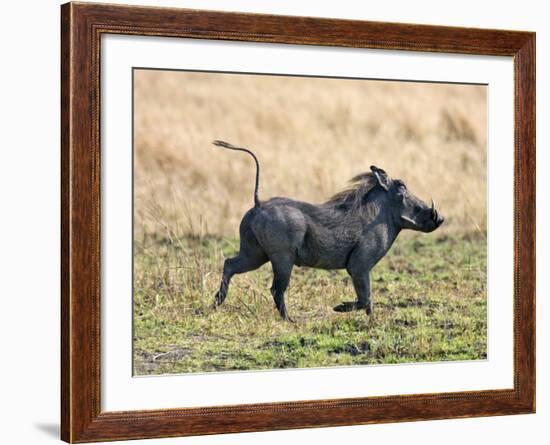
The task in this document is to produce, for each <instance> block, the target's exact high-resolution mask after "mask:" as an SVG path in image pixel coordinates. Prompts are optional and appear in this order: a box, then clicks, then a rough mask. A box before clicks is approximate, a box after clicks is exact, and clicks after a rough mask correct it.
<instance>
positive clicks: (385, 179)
mask: <svg viewBox="0 0 550 445" xmlns="http://www.w3.org/2000/svg"><path fill="white" fill-rule="evenodd" d="M370 170H371V171H372V172H373V173H374V176H375V177H376V180H377V181H378V184H380V187H382V188H383V189H384V190H386V191H388V190H389V188H390V183H391V179H390V177H389V176H388V174H387V173H386V172H385V171H384V170H382V169H381V168H378V167H377V166H376V165H371V166H370Z"/></svg>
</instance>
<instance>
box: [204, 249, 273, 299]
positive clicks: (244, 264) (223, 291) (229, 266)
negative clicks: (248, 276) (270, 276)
mask: <svg viewBox="0 0 550 445" xmlns="http://www.w3.org/2000/svg"><path fill="white" fill-rule="evenodd" d="M266 262H267V256H266V255H265V254H264V253H263V252H255V254H254V255H250V254H248V255H247V254H244V253H243V252H240V253H239V254H238V255H237V256H236V257H233V258H228V259H226V260H225V262H224V263H223V276H222V281H221V283H220V290H218V292H216V296H215V298H214V299H215V304H216V306H219V305H221V304H222V303H223V302H224V301H225V298H226V297H227V291H228V290H229V282H230V281H231V278H232V277H233V275H235V274H238V273H245V272H250V271H251V270H255V269H257V268H258V267H260V266H261V265H262V264H265V263H266Z"/></svg>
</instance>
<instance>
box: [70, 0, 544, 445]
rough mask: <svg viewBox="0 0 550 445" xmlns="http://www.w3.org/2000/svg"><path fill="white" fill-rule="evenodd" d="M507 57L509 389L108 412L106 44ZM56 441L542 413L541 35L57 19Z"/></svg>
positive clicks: (239, 16)
mask: <svg viewBox="0 0 550 445" xmlns="http://www.w3.org/2000/svg"><path fill="white" fill-rule="evenodd" d="M106 33H107V34H128V35H145V36H168V37H179V38H193V39H221V40H236V41H247V42H276V43H286V44H301V45H322V46H338V47H354V48H378V49H391V50H409V51H428V52H446V53H460V54H476V55H497V56H512V57H513V58H514V72H515V80H514V82H515V86H514V89H515V93H514V94H515V124H514V135H515V173H514V174H515V176H514V184H515V190H514V207H515V208H514V387H513V389H510V390H485V391H473V392H472V391H470V392H455V393H437V394H417V395H401V396H383V397H367V398H349V399H330V400H314V401H307V400H305V401H299V402H285V403H262V404H248V405H236V406H212V407H209V408H182V409H163V410H150V411H128V412H102V411H101V408H100V407H101V405H100V357H101V348H100V337H101V331H100V305H101V295H100V231H101V227H100V199H101V196H100V182H101V177H100V162H101V159H100V138H99V132H100V121H99V115H100V112H101V108H100V56H101V45H100V38H101V36H102V34H106ZM61 35H62V42H61V151H62V157H61V171H62V177H61V202H62V209H61V221H62V224H61V233H62V243H61V261H62V262H61V271H62V272H61V314H62V317H61V333H62V339H61V370H62V371H61V438H62V439H63V440H65V441H67V442H71V443H73V442H93V441H105V440H122V439H138V438H153V437H174V436H185V435H200V434H218V433H231V432H244V431H265V430H281V429H290V428H308V427H323V426H339V425H354V424H368V423H380V422H402V421H412V420H427V419H442V418H459V417H474V416H494V415H508V414H520V413H533V412H534V411H535V34H534V33H530V32H518V31H502V30H486V29H467V28H454V27H439V26H426V25H410V24H395V23H380V22H363V21H351V20H334V19H324V18H323V19H321V18H306V17H289V16H288V17H287V16H273V15H256V14H244V13H225V12H213V11H197V10H186V9H172V8H148V7H134V6H117V5H107V4H92V3H67V4H64V5H62V7H61Z"/></svg>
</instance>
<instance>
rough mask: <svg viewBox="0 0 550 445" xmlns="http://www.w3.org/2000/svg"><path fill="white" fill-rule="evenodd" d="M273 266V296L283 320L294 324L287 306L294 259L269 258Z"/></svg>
mask: <svg viewBox="0 0 550 445" xmlns="http://www.w3.org/2000/svg"><path fill="white" fill-rule="evenodd" d="M269 259H270V260H271V265H272V266H273V285H272V286H271V295H273V299H274V300H275V306H276V307H277V310H278V311H279V314H280V316H281V318H282V319H283V320H285V321H290V322H293V321H294V320H292V319H291V318H290V317H289V316H288V311H287V309H286V304H285V291H286V289H287V288H288V284H289V282H290V275H291V273H292V267H293V266H294V259H293V258H290V257H289V256H287V255H274V256H272V257H270V258H269Z"/></svg>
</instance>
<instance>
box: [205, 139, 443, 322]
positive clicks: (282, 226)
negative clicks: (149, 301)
mask: <svg viewBox="0 0 550 445" xmlns="http://www.w3.org/2000/svg"><path fill="white" fill-rule="evenodd" d="M213 143H214V145H216V146H218V147H224V148H229V149H231V150H239V151H244V152H246V153H248V154H250V155H251V156H252V157H253V158H254V161H255V162H256V186H255V189H254V207H252V208H251V209H250V210H248V211H247V212H246V214H245V215H244V217H243V219H242V220H241V224H240V228H239V233H240V250H239V254H238V255H237V256H235V257H233V258H228V259H226V260H225V262H224V265H223V276H222V280H221V284H220V289H219V291H218V292H217V293H216V297H215V304H216V305H221V304H222V303H223V302H224V300H225V298H226V297H227V291H228V289H229V282H230V281H231V277H233V275H235V274H239V273H244V272H249V271H251V270H255V269H257V268H259V267H260V266H261V265H263V264H265V263H266V262H267V261H271V266H272V268H273V285H272V286H271V294H272V295H273V298H274V300H275V306H276V307H277V309H278V310H279V314H280V315H281V317H282V318H283V319H284V320H289V321H292V320H291V319H290V317H289V316H288V312H287V309H286V305H285V298H284V294H285V291H286V289H287V287H288V284H289V281H290V275H291V273H292V268H293V267H294V265H296V266H308V267H315V268H318V269H346V270H347V272H348V273H349V275H350V276H351V279H352V281H353V286H354V288H355V292H356V294H357V300H356V301H345V302H343V303H341V304H339V305H338V306H336V307H334V310H335V311H337V312H348V311H353V310H359V309H365V310H366V312H367V315H370V314H371V313H372V301H371V292H370V278H369V275H370V271H371V269H372V268H373V267H374V266H375V265H376V263H378V261H380V259H381V258H382V257H383V256H384V255H385V254H386V252H387V251H388V250H389V248H390V247H391V245H392V243H393V242H394V240H395V238H396V237H397V235H398V234H399V232H400V231H401V230H402V229H411V230H417V231H421V232H432V231H434V230H435V229H437V228H438V227H439V226H440V225H441V224H442V223H443V221H444V218H443V217H442V216H441V215H439V214H438V212H437V210H436V209H435V205H434V202H433V200H432V204H431V206H429V205H427V204H426V203H425V202H423V201H422V200H420V199H419V198H417V197H416V196H414V195H413V194H412V193H411V192H410V191H409V190H408V189H407V187H406V186H405V184H404V182H403V181H402V180H400V179H391V178H390V177H389V176H388V175H387V173H386V172H385V171H384V170H382V169H381V168H378V167H376V166H374V165H372V166H371V167H370V170H371V171H370V172H367V173H362V174H359V175H357V176H355V177H354V178H353V179H352V181H351V182H352V186H351V187H350V188H349V189H348V190H344V191H342V192H340V193H338V194H336V195H334V196H333V197H332V198H330V199H329V200H328V201H327V202H325V203H323V204H320V205H313V204H309V203H307V202H300V201H295V200H293V199H289V198H272V199H269V200H268V201H260V200H259V199H258V186H259V176H260V166H259V163H258V159H257V158H256V156H255V155H254V153H252V152H251V151H250V150H248V149H246V148H242V147H235V146H233V145H231V144H228V143H227V142H223V141H214V142H213Z"/></svg>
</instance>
